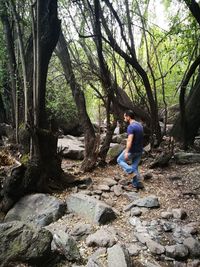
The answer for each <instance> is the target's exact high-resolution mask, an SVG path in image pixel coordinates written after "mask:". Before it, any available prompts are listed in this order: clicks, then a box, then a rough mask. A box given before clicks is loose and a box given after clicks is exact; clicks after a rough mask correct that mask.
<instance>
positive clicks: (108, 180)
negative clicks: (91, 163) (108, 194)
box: [102, 178, 117, 187]
mask: <svg viewBox="0 0 200 267" xmlns="http://www.w3.org/2000/svg"><path fill="white" fill-rule="evenodd" d="M102 182H103V184H105V185H108V186H110V187H111V186H113V185H117V181H115V180H114V179H113V178H106V179H104V180H103V181H102Z"/></svg>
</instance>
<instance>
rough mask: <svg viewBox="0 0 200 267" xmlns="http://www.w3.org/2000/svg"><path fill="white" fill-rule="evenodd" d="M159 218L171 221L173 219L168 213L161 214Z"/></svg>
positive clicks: (170, 213)
mask: <svg viewBox="0 0 200 267" xmlns="http://www.w3.org/2000/svg"><path fill="white" fill-rule="evenodd" d="M160 217H161V218H162V219H171V218H172V217H173V214H172V212H169V211H163V212H161V214H160Z"/></svg>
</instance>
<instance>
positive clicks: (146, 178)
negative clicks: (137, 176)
mask: <svg viewBox="0 0 200 267" xmlns="http://www.w3.org/2000/svg"><path fill="white" fill-rule="evenodd" d="M152 177H153V174H152V173H151V172H147V173H145V174H144V175H143V178H144V180H150V179H151V178H152Z"/></svg>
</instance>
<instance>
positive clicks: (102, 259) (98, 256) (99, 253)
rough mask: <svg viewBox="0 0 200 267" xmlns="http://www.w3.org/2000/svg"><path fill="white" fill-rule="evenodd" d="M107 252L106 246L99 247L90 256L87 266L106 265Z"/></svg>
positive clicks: (100, 266) (97, 266)
mask: <svg viewBox="0 0 200 267" xmlns="http://www.w3.org/2000/svg"><path fill="white" fill-rule="evenodd" d="M106 261H107V252H106V248H98V249H97V250H96V251H95V252H94V253H93V254H92V255H91V256H90V258H89V260H88V263H87V265H86V267H104V266H106V265H107V264H106Z"/></svg>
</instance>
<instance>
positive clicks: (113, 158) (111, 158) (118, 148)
mask: <svg viewBox="0 0 200 267" xmlns="http://www.w3.org/2000/svg"><path fill="white" fill-rule="evenodd" d="M123 150H124V146H123V145H120V144H115V145H114V146H112V147H110V148H109V150H108V153H107V158H106V160H107V161H108V163H116V162H117V157H118V156H119V154H120V153H121V152H122V151H123Z"/></svg>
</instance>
